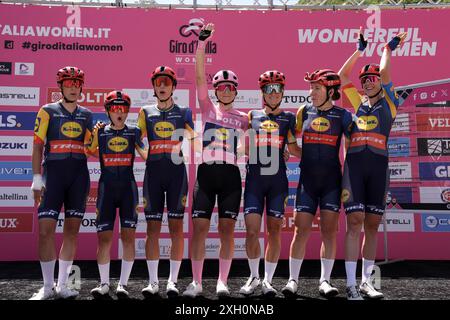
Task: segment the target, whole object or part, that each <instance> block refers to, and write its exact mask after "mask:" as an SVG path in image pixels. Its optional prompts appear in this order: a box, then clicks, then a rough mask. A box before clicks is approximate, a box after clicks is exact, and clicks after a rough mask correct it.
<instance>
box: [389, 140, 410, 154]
mask: <svg viewBox="0 0 450 320" xmlns="http://www.w3.org/2000/svg"><path fill="white" fill-rule="evenodd" d="M409 150H410V140H409V138H389V140H388V151H389V156H390V157H409Z"/></svg>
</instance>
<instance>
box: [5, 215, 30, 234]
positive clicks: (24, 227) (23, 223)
mask: <svg viewBox="0 0 450 320" xmlns="http://www.w3.org/2000/svg"><path fill="white" fill-rule="evenodd" d="M1 232H33V214H32V213H2V214H0V233H1Z"/></svg>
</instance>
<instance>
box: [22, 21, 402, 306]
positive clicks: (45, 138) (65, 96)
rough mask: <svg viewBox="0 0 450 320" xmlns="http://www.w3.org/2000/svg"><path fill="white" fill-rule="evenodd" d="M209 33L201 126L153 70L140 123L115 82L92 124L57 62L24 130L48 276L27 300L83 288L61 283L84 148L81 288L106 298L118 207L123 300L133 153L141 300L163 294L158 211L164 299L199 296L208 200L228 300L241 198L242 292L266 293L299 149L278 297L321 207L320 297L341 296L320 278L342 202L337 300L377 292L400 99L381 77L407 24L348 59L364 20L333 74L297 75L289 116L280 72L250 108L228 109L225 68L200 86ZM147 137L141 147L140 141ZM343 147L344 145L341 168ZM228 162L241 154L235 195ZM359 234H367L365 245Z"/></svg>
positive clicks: (73, 82) (234, 173)
mask: <svg viewBox="0 0 450 320" xmlns="http://www.w3.org/2000/svg"><path fill="white" fill-rule="evenodd" d="M214 31H215V26H214V24H212V23H208V24H206V25H205V26H204V27H203V28H202V30H201V31H200V34H199V39H198V40H199V44H198V47H197V51H196V64H195V83H196V90H197V97H198V103H199V107H200V109H199V112H200V115H201V124H202V130H201V132H200V131H198V132H197V131H196V130H194V123H193V109H191V108H189V107H187V106H180V105H178V104H176V103H174V100H173V98H172V96H173V93H174V91H175V90H176V86H177V75H176V73H175V71H174V70H173V69H172V68H171V67H169V66H158V67H157V68H156V69H155V70H154V71H153V72H152V74H151V84H152V87H153V90H154V95H155V97H156V98H157V103H156V104H154V105H148V106H143V107H142V108H141V109H140V112H139V115H138V121H137V125H136V126H132V125H127V124H126V120H127V116H128V112H129V110H130V106H131V105H132V101H131V99H130V97H129V95H128V94H127V93H126V92H123V91H118V90H117V91H112V92H110V93H109V94H107V96H106V98H105V101H104V107H105V111H106V113H107V115H108V118H109V120H110V121H109V123H103V122H97V123H93V114H92V112H91V111H90V110H89V109H87V108H85V107H82V106H80V105H78V104H77V101H78V99H79V97H80V94H81V92H82V90H83V86H84V82H85V73H84V71H83V70H81V69H80V68H78V67H74V66H67V67H63V68H61V69H60V70H59V71H58V72H57V76H56V81H57V84H58V87H59V89H60V90H61V94H62V98H61V100H59V101H57V102H54V103H49V104H46V105H44V106H42V107H41V108H40V110H39V112H38V114H37V117H36V123H35V130H34V143H33V152H32V167H33V182H32V185H31V189H32V192H33V196H34V201H35V204H36V206H37V208H38V209H37V213H38V219H39V249H38V250H39V260H40V265H41V269H42V275H43V282H44V285H43V287H42V288H41V289H40V290H39V291H38V292H37V293H35V294H34V295H33V296H32V297H31V300H46V299H51V298H62V299H68V298H75V297H76V296H77V295H78V294H79V293H78V292H77V291H76V290H74V289H72V288H69V287H68V285H67V282H68V277H69V273H70V270H71V267H72V264H73V260H74V258H75V256H76V247H77V245H76V243H77V235H78V232H79V228H80V223H81V220H82V218H83V216H84V213H85V209H86V199H87V196H88V194H89V189H90V178H89V171H88V167H87V158H88V157H96V158H98V160H99V162H100V166H101V176H100V179H99V182H98V197H97V203H96V208H97V209H96V212H97V218H96V228H97V235H98V247H97V263H98V270H99V274H100V283H99V285H98V287H96V288H93V289H92V290H91V294H92V295H93V296H94V298H102V297H105V296H108V295H109V292H110V260H111V259H110V249H111V245H112V242H113V229H114V225H115V219H116V213H117V209H118V211H119V219H120V238H121V241H122V246H123V256H122V261H121V272H120V279H119V283H118V285H117V288H116V290H115V294H116V295H117V297H118V298H127V297H128V295H129V293H128V287H127V285H128V279H129V276H130V273H131V270H132V267H133V262H134V259H135V230H136V226H137V222H138V213H137V212H138V203H139V194H138V193H139V192H138V188H137V184H136V180H135V177H134V174H133V165H134V160H135V156H136V155H138V156H140V157H141V158H142V159H143V160H145V175H144V181H143V199H144V200H143V206H144V213H145V219H146V222H147V230H146V233H147V237H146V242H145V256H146V262H147V267H148V274H149V282H148V286H147V287H145V288H143V289H142V294H143V296H144V297H146V298H148V297H153V296H156V295H158V294H159V292H160V285H159V278H158V263H159V258H160V257H159V237H160V232H161V224H162V219H163V213H164V209H165V208H167V209H166V211H167V218H168V227H169V232H170V239H171V249H170V274H169V278H168V279H167V285H166V288H165V292H166V293H167V296H168V297H176V296H180V295H182V296H185V297H191V298H195V297H197V296H200V295H202V292H203V287H202V273H203V264H204V259H205V241H206V238H207V236H208V232H209V228H210V220H211V216H212V213H213V210H214V208H215V206H216V202H217V211H218V218H219V219H218V221H219V222H218V233H219V238H220V249H219V275H218V278H217V286H216V293H217V295H218V296H219V297H227V296H230V289H229V287H228V285H227V280H228V275H229V271H230V267H231V262H232V259H233V255H234V228H235V223H236V219H237V217H238V215H239V211H240V204H241V198H242V194H243V197H244V212H243V214H244V219H245V226H246V241H245V246H246V253H247V258H248V265H249V269H250V276H249V278H248V280H247V281H246V283H243V284H242V287H241V288H240V290H239V293H240V294H242V295H243V296H251V295H252V294H254V292H255V290H256V289H257V288H258V287H261V290H262V293H263V295H264V296H267V297H274V296H275V295H276V294H277V289H275V288H274V287H273V286H272V278H273V275H274V273H275V269H276V267H277V262H278V259H279V256H280V251H281V229H282V223H283V216H284V210H285V207H286V202H287V197H288V189H289V188H288V179H287V176H286V161H287V160H288V159H289V158H290V157H296V158H298V160H299V166H300V169H301V171H300V178H299V181H298V187H297V193H296V200H295V212H294V222H295V231H294V233H293V237H292V241H291V244H290V251H289V279H287V282H286V285H285V286H284V287H283V288H282V290H281V292H282V294H283V295H285V296H286V297H295V296H296V295H297V291H298V280H299V276H300V270H301V266H302V262H303V259H304V256H305V250H306V245H307V242H308V239H309V236H310V234H311V229H312V225H313V219H314V217H315V214H316V212H317V211H318V209H319V210H320V233H321V239H322V246H321V249H320V262H321V275H320V280H319V293H320V295H322V296H324V297H327V298H331V297H334V296H336V295H338V294H339V291H338V289H337V288H336V287H334V286H333V285H332V283H331V280H330V276H331V272H332V269H333V265H334V260H335V255H336V234H337V230H338V218H339V211H340V208H341V204H343V205H344V209H345V213H346V222H347V230H346V235H345V270H346V278H347V284H346V292H345V295H346V297H347V299H349V300H362V299H364V298H366V299H380V298H383V293H382V292H380V291H379V290H377V289H376V288H374V287H373V285H372V283H371V280H370V276H371V274H372V271H373V268H374V263H375V254H376V246H377V242H376V240H377V232H378V226H379V224H380V222H381V219H382V216H383V214H384V212H385V203H386V202H385V197H386V191H387V187H388V185H389V169H388V159H389V156H388V151H387V140H388V137H389V134H390V130H391V126H392V124H393V122H394V119H395V116H396V114H397V108H398V106H399V101H398V97H397V96H396V94H395V90H394V86H393V83H392V80H391V75H390V64H391V54H392V51H394V50H395V49H396V48H397V47H399V46H400V45H401V44H402V42H403V40H404V39H405V37H406V33H399V34H398V35H396V36H395V37H393V38H392V39H391V40H390V41H389V42H388V43H387V44H386V45H385V47H384V50H383V54H382V56H381V60H380V61H379V64H378V63H371V64H367V65H364V66H357V62H358V59H359V58H360V57H361V56H362V53H363V52H364V50H365V49H366V47H367V45H368V42H367V41H366V40H365V39H364V36H363V30H362V29H361V30H360V35H359V43H358V48H357V50H356V51H354V52H353V53H352V54H351V55H350V56H349V58H348V59H347V61H345V62H344V64H343V65H342V67H341V68H340V70H339V71H337V72H336V71H334V70H332V69H327V68H324V69H319V70H315V71H314V72H311V73H306V75H305V77H304V80H305V81H306V82H308V83H309V85H310V89H309V95H310V97H311V103H309V104H305V105H301V106H299V108H298V111H297V113H296V114H294V113H292V112H288V111H284V110H282V109H281V108H280V105H281V101H282V99H283V94H284V87H285V85H286V77H285V75H284V74H283V73H282V72H281V71H278V70H268V71H265V72H263V73H262V74H261V75H260V77H259V79H258V85H259V88H260V90H261V95H262V98H263V99H262V100H263V106H262V108H261V109H257V110H251V111H250V112H248V114H246V113H243V112H241V111H238V110H237V109H235V108H234V105H233V102H234V100H235V98H236V96H237V90H238V86H239V79H238V76H237V74H236V73H235V72H233V71H232V70H219V71H218V72H217V73H215V75H214V76H213V78H212V86H213V89H214V92H215V97H216V101H212V100H211V97H210V96H209V95H208V82H207V78H206V73H205V72H206V70H205V47H206V46H207V45H206V44H207V41H209V40H210V39H211V37H212V36H213V33H214ZM355 67H356V68H357V70H360V71H359V79H360V86H359V88H358V89H359V90H358V89H357V87H356V86H355V85H354V84H353V83H352V82H351V81H350V77H351V75H352V72H353V70H354V68H355ZM341 94H344V95H345V96H346V98H347V99H348V100H349V101H350V103H351V105H352V106H353V108H354V113H353V114H352V113H351V112H349V111H347V110H346V109H344V108H341V107H339V106H336V105H335V104H334V101H336V100H339V99H340V97H341ZM144 139H147V141H148V144H144V142H143V141H144ZM341 141H342V148H343V151H342V152H341ZM184 142H188V144H189V150H188V151H189V152H186V150H185V149H183V148H182V145H183V143H184ZM183 151H184V152H183ZM191 151H194V152H196V153H198V154H201V163H200V164H199V165H198V169H197V174H196V181H195V184H194V189H193V194H192V195H190V196H191V197H192V200H193V202H192V211H191V218H192V225H193V233H192V238H191V239H190V244H191V248H190V253H191V266H192V282H191V283H190V284H189V285H188V286H187V288H186V289H185V290H184V291H181V290H180V288H179V287H178V285H177V281H178V273H179V270H180V265H181V261H182V258H183V252H184V251H183V250H184V239H183V217H184V215H185V207H186V200H187V197H188V175H187V169H186V161H185V156H186V154H185V153H190V152H191ZM340 154H344V157H343V161H342V162H343V163H341V159H340ZM238 159H247V162H246V178H245V188H244V190H242V181H241V174H240V170H239V167H238V166H237V163H238ZM63 206H64V229H63V242H62V246H61V249H60V251H59V255H58V256H57V254H56V250H55V239H54V238H55V229H56V223H57V219H58V216H59V214H60V211H61V209H62V207H63ZM264 212H266V221H267V227H266V228H265V232H266V233H267V246H266V248H263V249H264V276H263V277H262V276H261V275H260V274H259V264H260V260H261V247H260V243H259V234H260V230H261V224H262V222H263V213H264ZM361 230H363V232H364V233H363V237H364V241H363V245H362V246H360V236H361ZM360 254H361V255H362V266H363V268H362V274H361V282H360V283H359V284H357V280H356V266H357V261H358V259H359V256H360ZM57 258H58V265H59V268H58V279H57V282H55V277H54V272H55V264H56V259H57Z"/></svg>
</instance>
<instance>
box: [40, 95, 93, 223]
mask: <svg viewBox="0 0 450 320" xmlns="http://www.w3.org/2000/svg"><path fill="white" fill-rule="evenodd" d="M92 127H93V124H92V113H91V111H89V110H88V109H86V108H83V107H81V106H77V107H76V109H75V111H74V112H72V113H70V112H69V111H68V110H67V109H66V108H64V106H63V105H62V104H61V103H59V102H58V103H51V104H47V105H45V106H43V107H42V108H41V109H40V110H39V112H38V114H37V117H36V122H35V129H34V143H35V144H44V159H43V179H44V181H45V189H44V192H43V195H42V198H41V202H40V205H39V208H38V218H39V219H42V218H52V219H58V216H59V212H60V210H61V207H62V206H63V205H64V210H65V217H66V218H72V217H76V218H83V216H84V212H85V209H86V197H87V195H88V193H89V184H90V180H89V171H88V168H87V161H86V154H85V151H87V148H86V147H87V145H88V142H89V141H90V139H91V132H92Z"/></svg>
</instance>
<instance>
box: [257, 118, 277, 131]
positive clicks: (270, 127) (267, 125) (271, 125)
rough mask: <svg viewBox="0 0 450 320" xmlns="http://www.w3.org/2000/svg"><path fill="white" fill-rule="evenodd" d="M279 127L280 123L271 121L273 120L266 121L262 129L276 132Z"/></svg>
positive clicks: (262, 124)
mask: <svg viewBox="0 0 450 320" xmlns="http://www.w3.org/2000/svg"><path fill="white" fill-rule="evenodd" d="M279 127H280V126H279V125H278V123H276V122H275V121H271V120H266V121H263V122H262V123H261V129H263V130H265V131H267V132H272V131H276V130H278V129H279Z"/></svg>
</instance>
